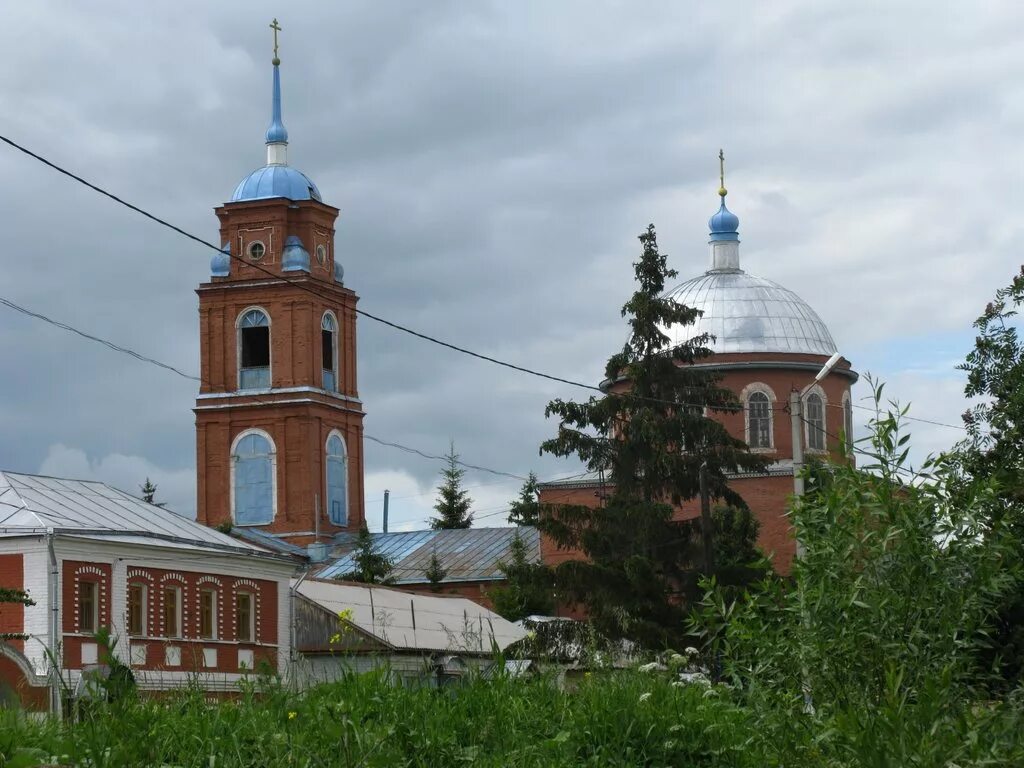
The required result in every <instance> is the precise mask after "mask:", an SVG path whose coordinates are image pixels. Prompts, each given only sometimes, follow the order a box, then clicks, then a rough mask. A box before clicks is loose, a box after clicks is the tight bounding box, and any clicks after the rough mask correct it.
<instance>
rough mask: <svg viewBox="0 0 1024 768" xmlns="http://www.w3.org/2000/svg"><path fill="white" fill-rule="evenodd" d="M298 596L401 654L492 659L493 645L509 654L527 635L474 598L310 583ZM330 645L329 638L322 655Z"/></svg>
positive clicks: (302, 588)
mask: <svg viewBox="0 0 1024 768" xmlns="http://www.w3.org/2000/svg"><path fill="white" fill-rule="evenodd" d="M297 591H298V593H299V594H300V595H302V596H303V597H304V598H306V599H307V600H309V601H311V602H313V603H315V604H316V605H318V606H320V607H321V608H322V609H323V610H324V611H326V612H328V613H330V614H331V616H333V617H337V616H338V614H339V613H340V612H342V611H345V612H346V621H347V622H348V623H349V624H350V625H351V626H352V627H354V628H355V629H357V630H359V631H360V632H362V633H363V634H365V635H369V636H371V637H372V638H374V639H375V640H377V641H378V642H379V643H381V644H382V645H384V646H386V647H389V648H392V649H393V650H398V651H441V652H446V653H472V654H489V653H490V652H491V642H492V640H493V641H494V643H495V644H497V646H498V647H499V648H500V649H502V650H504V649H505V648H507V647H508V646H509V645H511V644H512V643H514V642H516V641H518V640H521V639H522V638H524V637H525V636H526V630H525V629H523V628H522V627H519V626H516V625H515V624H513V623H512V622H510V621H506V620H505V619H503V618H501V616H499V615H498V614H496V613H494V612H493V611H489V610H487V609H486V608H484V607H483V606H481V605H479V604H477V603H474V602H473V601H472V600H470V599H469V598H465V597H452V596H448V595H417V594H411V593H409V592H400V591H398V590H396V589H387V588H386V587H378V586H371V585H369V584H353V583H350V582H339V581H324V580H320V579H306V580H305V581H303V582H302V583H301V584H298V589H297ZM328 648H329V642H328V641H327V638H324V642H323V650H325V651H326V650H328Z"/></svg>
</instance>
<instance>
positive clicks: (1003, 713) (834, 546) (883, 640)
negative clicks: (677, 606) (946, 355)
mask: <svg viewBox="0 0 1024 768" xmlns="http://www.w3.org/2000/svg"><path fill="white" fill-rule="evenodd" d="M876 403H878V404H879V408H881V389H880V388H878V389H876ZM893 407H894V410H890V411H888V412H887V413H885V414H881V413H879V415H878V416H877V418H876V420H875V422H874V424H873V427H874V434H873V436H872V437H871V438H870V441H869V442H868V443H863V445H864V450H865V452H866V453H867V454H869V455H870V456H871V459H869V461H868V464H867V465H866V466H863V467H861V468H859V469H855V468H853V467H850V466H847V465H837V466H835V467H833V468H832V472H831V476H830V480H829V482H828V483H826V484H822V485H820V486H819V487H818V489H817V491H816V492H815V493H813V494H808V495H807V496H805V497H803V500H802V501H801V502H800V503H798V504H797V505H796V507H795V508H794V509H793V511H792V521H793V525H794V527H795V532H796V535H797V536H798V537H799V539H800V541H801V542H802V543H803V545H804V548H805V555H804V557H803V558H802V559H800V560H798V561H797V562H796V563H795V564H794V569H793V576H792V584H791V586H787V584H786V583H785V582H783V581H781V580H778V579H773V580H766V581H765V582H764V583H763V584H762V585H761V587H760V588H759V589H756V590H752V591H750V592H747V593H744V595H743V596H742V597H741V598H740V599H738V600H732V599H730V597H729V596H728V595H727V594H723V592H722V590H721V589H720V588H719V587H718V586H717V585H715V584H713V583H712V584H710V589H709V591H708V593H707V595H706V597H705V598H704V601H703V603H702V608H701V610H700V612H699V615H698V616H697V617H696V619H695V621H694V623H693V626H694V629H695V630H697V631H699V632H700V633H701V634H702V635H703V636H704V638H705V640H706V651H707V653H708V657H709V658H712V659H715V660H717V661H718V662H720V664H721V673H722V676H723V677H724V678H725V679H726V680H727V681H728V682H729V683H730V684H731V685H733V686H735V689H736V690H737V692H738V695H739V696H740V700H741V701H743V703H744V704H745V706H746V707H747V708H749V710H750V711H751V712H753V713H756V716H757V718H758V721H759V724H758V728H757V741H756V749H757V750H758V751H763V752H764V753H765V755H766V763H767V764H770V765H801V766H826V765H827V766H846V765H850V766H893V767H894V768H895V767H896V766H906V765H915V766H947V765H958V766H965V765H982V764H984V765H1018V764H1022V763H1021V761H1022V760H1024V742H1022V740H1021V739H1020V737H1019V733H1020V732H1022V731H1021V730H1020V729H1022V728H1024V714H1022V712H1024V711H1022V709H1021V707H1020V703H1019V701H1017V702H1015V701H1014V700H1013V699H1006V700H1003V701H991V700H989V701H985V703H984V704H982V703H981V702H982V701H983V699H984V698H986V697H985V696H983V695H982V694H980V693H979V691H978V690H977V689H976V687H975V686H974V685H973V680H974V677H973V663H974V658H975V654H976V652H977V649H978V648H979V647H980V646H982V645H983V644H984V643H985V635H986V633H987V632H988V631H989V630H990V626H991V619H992V614H993V611H994V609H995V608H996V607H997V606H998V605H999V604H1000V602H1001V601H1002V600H1003V599H1004V598H1005V596H1006V594H1007V593H1008V591H1010V590H1012V589H1014V586H1015V583H1016V582H1015V579H1016V574H1014V573H1012V572H1010V571H1008V569H1007V565H1008V562H1009V560H1008V555H1010V554H1011V553H1012V549H1013V542H1012V540H1011V538H1010V536H1009V535H1008V532H1007V530H1006V528H1005V527H1004V526H1001V525H999V524H998V523H996V524H993V522H992V521H991V520H990V519H989V518H987V517H986V515H985V514H984V512H983V510H984V506H985V498H986V496H988V495H990V494H991V492H992V488H991V487H989V488H988V489H985V488H982V487H980V486H978V487H976V488H975V491H976V492H977V494H979V495H978V496H976V497H974V498H972V499H961V500H960V501H966V502H973V503H965V504H963V505H961V504H959V503H958V504H955V505H954V504H951V503H950V498H951V497H950V494H949V480H950V476H949V470H948V469H947V468H946V467H945V465H943V464H942V463H935V462H931V461H929V462H928V463H926V465H925V467H924V468H923V469H922V470H920V471H919V472H917V473H914V472H911V471H910V470H909V469H908V468H907V467H906V466H905V463H906V457H907V452H908V450H909V435H907V434H904V433H903V430H902V423H901V419H902V416H903V415H904V414H905V410H901V409H899V408H898V407H895V406H893ZM986 761H989V762H986Z"/></svg>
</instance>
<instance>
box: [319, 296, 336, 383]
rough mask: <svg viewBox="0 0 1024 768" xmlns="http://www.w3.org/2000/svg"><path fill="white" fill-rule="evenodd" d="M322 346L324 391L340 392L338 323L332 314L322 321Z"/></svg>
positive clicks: (325, 316)
mask: <svg viewBox="0 0 1024 768" xmlns="http://www.w3.org/2000/svg"><path fill="white" fill-rule="evenodd" d="M320 346H321V347H322V349H323V353H322V354H323V373H324V378H323V382H324V389H326V390H327V391H328V392H337V391H338V323H337V321H336V320H335V319H334V315H332V314H331V313H330V312H325V313H324V318H323V320H321V321H320Z"/></svg>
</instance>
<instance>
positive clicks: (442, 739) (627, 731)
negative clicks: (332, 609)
mask: <svg viewBox="0 0 1024 768" xmlns="http://www.w3.org/2000/svg"><path fill="white" fill-rule="evenodd" d="M727 698H728V697H723V696H721V695H719V694H718V693H717V692H716V691H714V690H711V691H710V692H709V691H708V689H705V688H700V687H694V686H691V687H686V688H680V687H674V686H673V685H672V684H671V683H670V682H669V681H668V680H666V679H664V678H662V677H657V676H652V675H645V674H643V673H639V672H625V673H618V674H611V675H608V676H604V675H599V676H595V677H593V678H589V679H586V680H584V681H583V682H582V684H581V685H580V686H579V687H578V689H577V690H576V691H574V692H572V693H567V692H564V691H561V690H559V689H558V688H557V687H556V686H554V685H552V684H551V682H550V681H548V680H544V679H531V680H516V679H508V678H499V679H496V680H475V681H470V682H469V683H468V684H467V685H464V686H458V687H452V688H445V689H440V690H438V689H429V688H420V689H405V688H401V687H395V686H393V685H391V684H389V683H388V682H387V680H386V679H385V677H384V676H383V675H381V674H368V675H363V676H359V677H356V676H353V677H350V678H348V679H345V680H342V681H339V682H336V683H333V684H329V685H324V686H321V687H319V688H316V689H313V690H311V691H308V692H306V693H302V694H298V693H293V692H289V691H287V690H286V689H284V688H280V687H278V686H275V685H270V686H267V687H265V689H264V690H262V691H255V690H254V691H252V692H250V693H249V694H248V695H246V696H244V697H243V698H241V699H240V700H238V701H234V702H221V703H209V702H207V701H206V699H205V697H204V696H203V695H202V694H201V693H199V692H198V691H196V692H183V693H182V694H181V695H180V696H176V697H174V698H172V699H170V700H166V699H165V700H163V701H152V700H149V701H147V700H131V701H127V702H125V703H124V704H119V705H101V706H97V707H96V708H95V709H94V710H93V711H91V712H84V713H82V716H81V718H80V720H79V722H75V723H70V722H67V723H58V722H55V721H33V720H29V719H26V718H24V717H21V716H18V715H16V714H15V713H13V712H4V713H0V765H3V766H31V765H40V764H44V765H45V764H49V763H56V764H65V765H76V766H77V765H83V766H84V765H88V766H95V767H96V768H99V767H100V766H118V767H121V766H152V765H158V766H159V765H167V766H197V767H198V766H202V767H203V768H221V767H224V768H226V767H227V766H252V767H256V766H446V767H449V766H457V765H477V766H569V765H601V766H637V765H648V766H689V765H693V766H746V765H755V764H758V763H755V762H754V761H753V760H752V759H751V758H750V757H749V756H746V753H745V751H744V743H745V742H746V741H747V740H748V738H749V736H750V727H749V725H748V723H747V721H746V719H745V717H744V716H743V714H742V713H741V710H740V709H739V708H737V707H735V706H733V705H732V704H730V703H728V701H727Z"/></svg>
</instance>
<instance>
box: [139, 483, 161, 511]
mask: <svg viewBox="0 0 1024 768" xmlns="http://www.w3.org/2000/svg"><path fill="white" fill-rule="evenodd" d="M139 488H140V489H141V490H142V500H143V501H144V502H146V503H147V504H153V505H155V506H157V507H162V506H163V502H159V501H156V483H154V482H152V481H150V479H149V478H148V477H147V478H146V482H145V483H143V484H142V485H140V486H139Z"/></svg>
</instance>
